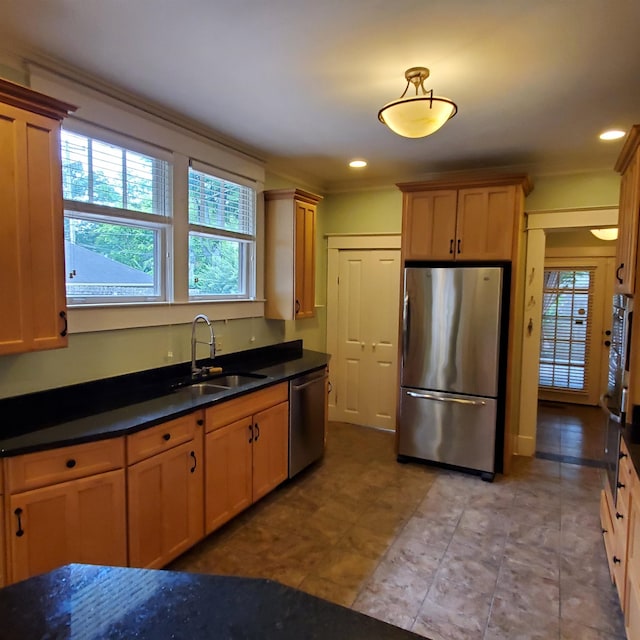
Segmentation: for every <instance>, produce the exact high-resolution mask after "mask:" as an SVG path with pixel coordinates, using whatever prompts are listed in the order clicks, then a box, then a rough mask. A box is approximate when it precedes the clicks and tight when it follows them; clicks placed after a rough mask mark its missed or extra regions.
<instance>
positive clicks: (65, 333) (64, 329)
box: [58, 311, 69, 338]
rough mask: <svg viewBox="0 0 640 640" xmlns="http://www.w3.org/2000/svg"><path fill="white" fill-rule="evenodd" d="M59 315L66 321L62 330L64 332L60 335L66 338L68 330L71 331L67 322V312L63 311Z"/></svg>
mask: <svg viewBox="0 0 640 640" xmlns="http://www.w3.org/2000/svg"><path fill="white" fill-rule="evenodd" d="M58 315H59V316H60V317H61V318H62V320H63V321H64V327H63V328H62V331H61V332H60V335H61V336H62V337H63V338H64V337H65V336H66V335H67V330H68V329H69V323H68V321H67V312H66V311H61V312H60V313H59V314H58Z"/></svg>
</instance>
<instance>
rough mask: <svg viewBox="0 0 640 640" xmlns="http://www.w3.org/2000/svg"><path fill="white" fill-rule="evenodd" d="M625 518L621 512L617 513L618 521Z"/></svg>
mask: <svg viewBox="0 0 640 640" xmlns="http://www.w3.org/2000/svg"><path fill="white" fill-rule="evenodd" d="M623 518H624V516H623V515H622V514H621V513H620V512H618V511H616V520H622V519H623Z"/></svg>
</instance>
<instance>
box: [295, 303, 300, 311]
mask: <svg viewBox="0 0 640 640" xmlns="http://www.w3.org/2000/svg"><path fill="white" fill-rule="evenodd" d="M296 313H300V300H296Z"/></svg>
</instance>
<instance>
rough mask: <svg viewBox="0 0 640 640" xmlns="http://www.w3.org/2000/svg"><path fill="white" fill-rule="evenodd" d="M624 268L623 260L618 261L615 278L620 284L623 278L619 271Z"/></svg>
mask: <svg viewBox="0 0 640 640" xmlns="http://www.w3.org/2000/svg"><path fill="white" fill-rule="evenodd" d="M623 269H624V262H621V263H620V266H619V267H618V268H617V269H616V280H617V281H618V282H619V283H620V284H622V283H623V279H622V278H621V277H620V272H621V271H622V270H623Z"/></svg>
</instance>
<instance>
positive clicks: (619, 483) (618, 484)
mask: <svg viewBox="0 0 640 640" xmlns="http://www.w3.org/2000/svg"><path fill="white" fill-rule="evenodd" d="M616 486H617V487H618V489H624V487H625V485H624V484H623V483H622V482H618V483H617V485H616Z"/></svg>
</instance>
